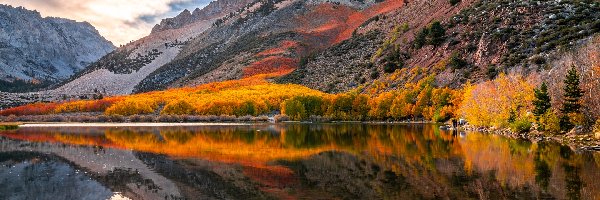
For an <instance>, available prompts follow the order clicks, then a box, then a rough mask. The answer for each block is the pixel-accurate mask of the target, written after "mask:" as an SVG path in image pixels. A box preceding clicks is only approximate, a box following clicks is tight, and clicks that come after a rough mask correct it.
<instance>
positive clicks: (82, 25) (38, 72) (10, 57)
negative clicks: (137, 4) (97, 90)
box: [0, 5, 115, 92]
mask: <svg viewBox="0 0 600 200" xmlns="http://www.w3.org/2000/svg"><path fill="white" fill-rule="evenodd" d="M114 48H115V47H114V46H113V45H112V43H111V42H109V41H107V40H106V39H104V38H103V37H102V36H101V35H100V34H99V33H98V31H97V30H96V29H95V28H94V27H93V26H92V25H90V24H89V23H87V22H76V21H73V20H68V19H61V18H53V17H46V18H42V17H41V16H40V13H38V12H37V11H30V10H27V9H25V8H22V7H18V8H14V7H12V6H7V5H0V91H4V92H7V91H8V92H19V91H27V90H30V89H34V88H41V87H44V86H48V85H49V84H52V83H56V82H58V81H62V80H65V79H67V78H69V76H71V75H73V74H75V73H76V72H78V71H81V70H82V69H83V68H85V67H86V66H88V65H89V64H90V63H92V62H95V61H96V60H98V59H99V58H100V57H102V56H104V55H106V54H107V53H109V52H110V51H112V50H113V49H114Z"/></svg>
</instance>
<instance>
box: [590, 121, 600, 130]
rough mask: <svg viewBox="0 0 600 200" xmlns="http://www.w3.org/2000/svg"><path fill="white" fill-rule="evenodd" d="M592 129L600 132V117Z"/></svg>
mask: <svg viewBox="0 0 600 200" xmlns="http://www.w3.org/2000/svg"><path fill="white" fill-rule="evenodd" d="M592 130H593V131H594V133H600V119H598V120H596V123H594V126H593V127H592Z"/></svg>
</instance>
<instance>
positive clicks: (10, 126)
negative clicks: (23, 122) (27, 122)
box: [0, 123, 20, 131]
mask: <svg viewBox="0 0 600 200" xmlns="http://www.w3.org/2000/svg"><path fill="white" fill-rule="evenodd" d="M19 125H20V124H17V123H0V131H8V130H15V129H18V128H19Z"/></svg>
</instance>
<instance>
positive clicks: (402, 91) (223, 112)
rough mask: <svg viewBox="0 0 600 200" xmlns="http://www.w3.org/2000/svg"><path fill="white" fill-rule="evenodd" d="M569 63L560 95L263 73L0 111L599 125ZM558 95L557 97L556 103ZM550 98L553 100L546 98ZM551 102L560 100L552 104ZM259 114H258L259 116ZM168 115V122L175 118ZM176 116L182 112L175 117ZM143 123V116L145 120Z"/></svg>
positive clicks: (525, 87)
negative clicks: (337, 86) (347, 86)
mask: <svg viewBox="0 0 600 200" xmlns="http://www.w3.org/2000/svg"><path fill="white" fill-rule="evenodd" d="M579 77H580V74H578V72H577V69H576V68H575V66H573V67H572V68H571V69H570V70H569V71H568V73H567V74H566V76H565V77H564V78H563V79H564V80H563V83H562V85H563V90H564V91H563V92H561V93H560V94H562V96H558V97H557V95H556V94H555V95H552V96H553V97H551V95H550V93H549V91H548V86H547V84H546V83H539V82H540V81H534V80H536V79H531V78H527V77H523V76H521V75H512V74H508V75H507V74H500V75H499V76H498V77H497V78H496V79H494V80H490V81H486V82H481V83H478V84H471V83H467V84H466V86H465V87H464V88H461V89H453V88H448V87H437V86H436V84H435V75H430V76H427V77H425V78H423V79H421V80H419V81H417V82H416V83H410V82H409V83H406V84H405V85H403V86H402V87H398V88H396V89H389V88H382V89H378V90H377V91H373V90H369V91H370V92H369V93H368V94H367V93H364V92H361V88H360V87H359V88H357V89H355V90H352V91H349V92H345V93H338V94H328V93H324V92H321V91H318V90H313V89H310V88H307V87H305V86H301V85H296V84H275V83H271V82H269V81H267V79H268V78H269V76H268V75H257V76H252V77H249V78H245V79H241V80H232V81H224V82H216V83H209V84H205V85H200V86H197V87H193V88H178V89H170V90H166V91H156V92H149V93H142V94H135V95H130V96H114V97H105V98H102V99H99V100H76V101H65V102H60V103H36V104H31V105H25V106H21V107H16V108H11V109H6V110H2V111H0V115H1V116H4V117H2V120H3V121H17V120H18V116H31V115H57V114H58V115H60V114H78V113H96V114H99V115H104V116H108V117H107V118H106V121H127V117H129V121H133V122H134V121H139V118H140V116H145V115H153V116H167V117H170V116H236V117H244V116H275V119H276V120H277V121H313V122H327V121H393V122H398V121H427V122H446V121H449V120H451V119H465V120H466V121H468V122H469V124H471V125H474V126H479V127H497V128H510V129H511V130H512V131H514V132H525V131H529V130H531V129H532V128H535V129H537V130H539V131H547V132H561V131H569V130H571V129H572V128H574V127H585V128H593V127H594V126H596V127H597V126H599V123H598V122H597V121H595V120H596V119H597V117H598V116H594V115H593V114H587V113H584V111H585V110H588V109H583V108H588V107H593V106H594V105H593V102H592V103H589V101H588V100H586V99H585V98H583V97H584V91H583V90H582V89H581V87H580V85H581V83H580V79H579ZM552 98H558V99H559V101H556V99H552ZM553 102H554V103H553ZM555 102H561V103H559V104H557V103H555ZM265 118H266V117H265ZM177 119H178V118H174V120H172V121H180V120H177ZM181 119H183V118H181ZM150 121H151V120H150Z"/></svg>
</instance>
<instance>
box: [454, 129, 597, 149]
mask: <svg viewBox="0 0 600 200" xmlns="http://www.w3.org/2000/svg"><path fill="white" fill-rule="evenodd" d="M461 129H462V130H465V131H473V132H480V133H484V134H496V135H501V136H504V137H508V138H513V139H525V140H529V141H531V142H544V141H549V142H557V143H560V144H562V145H566V146H569V147H570V148H571V149H573V150H575V151H600V132H599V133H593V132H591V131H587V132H585V131H571V132H568V133H564V134H549V133H544V132H540V131H537V130H532V131H529V132H524V133H516V132H513V131H511V130H510V129H508V128H494V127H475V126H471V125H465V126H463V127H461Z"/></svg>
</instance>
